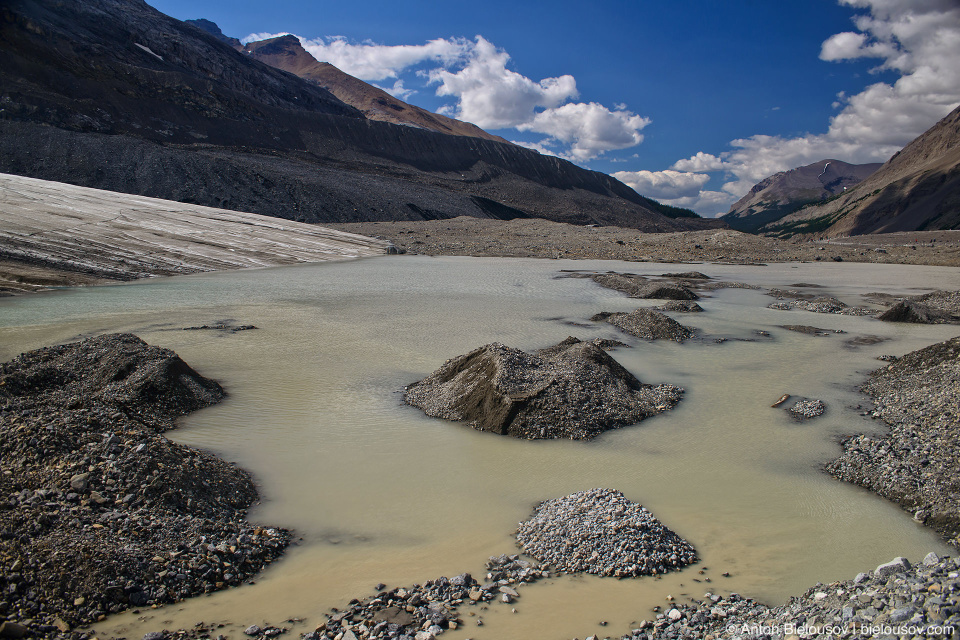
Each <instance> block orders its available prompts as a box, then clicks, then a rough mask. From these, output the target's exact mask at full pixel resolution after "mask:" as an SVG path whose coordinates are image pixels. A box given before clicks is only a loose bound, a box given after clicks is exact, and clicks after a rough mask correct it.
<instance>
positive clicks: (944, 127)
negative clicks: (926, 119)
mask: <svg viewBox="0 0 960 640" xmlns="http://www.w3.org/2000/svg"><path fill="white" fill-rule="evenodd" d="M935 229H960V107H957V108H956V109H954V110H953V111H952V112H950V114H948V115H947V116H946V117H945V118H944V119H943V120H941V121H940V122H938V123H937V124H935V125H933V127H931V128H930V129H928V130H927V131H926V132H925V133H923V134H921V135H920V137H918V138H917V139H916V140H914V141H913V142H911V143H910V144H908V145H907V146H906V147H904V148H903V149H902V150H901V151H899V152H898V153H896V154H895V155H894V156H893V157H892V158H890V160H888V161H887V162H886V164H884V165H883V166H882V167H880V169H878V170H877V171H876V173H874V174H873V175H871V176H870V177H869V178H867V179H866V180H864V181H863V182H861V183H860V184H858V185H857V186H856V187H853V188H851V189H848V190H847V191H846V192H845V193H843V194H842V195H841V196H840V197H838V198H836V199H834V200H831V201H828V202H825V203H823V204H820V205H816V206H811V207H806V208H804V209H801V210H799V211H797V212H796V213H794V214H791V215H789V216H787V217H785V218H783V219H781V220H779V221H778V222H776V223H774V224H771V225H767V227H765V228H764V231H768V232H770V233H775V234H778V235H792V234H797V233H817V234H822V235H825V236H828V237H835V236H853V235H862V234H865V233H890V232H894V231H924V230H927V231H930V230H935Z"/></svg>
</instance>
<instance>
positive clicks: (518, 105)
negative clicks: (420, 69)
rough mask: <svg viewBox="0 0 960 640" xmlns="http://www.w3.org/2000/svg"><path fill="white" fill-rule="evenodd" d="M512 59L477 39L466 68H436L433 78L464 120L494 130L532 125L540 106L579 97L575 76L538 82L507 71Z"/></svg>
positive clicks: (431, 77) (550, 105) (505, 53)
mask: <svg viewBox="0 0 960 640" xmlns="http://www.w3.org/2000/svg"><path fill="white" fill-rule="evenodd" d="M509 60H510V56H509V55H508V54H507V52H506V51H502V50H498V49H497V48H496V47H495V46H494V45H493V44H492V43H491V42H489V41H487V40H486V39H484V38H483V37H481V36H477V39H476V42H475V43H474V45H473V47H472V49H471V51H470V54H469V57H468V62H467V64H466V65H464V66H463V68H461V69H458V70H455V71H451V70H448V69H446V68H438V69H433V70H431V71H430V72H429V78H430V81H431V82H433V83H436V84H438V85H439V86H438V87H437V95H439V96H454V97H456V98H457V100H458V105H457V109H456V113H457V115H458V117H459V118H460V119H462V120H466V121H467V122H472V123H474V124H475V125H477V126H479V127H484V128H490V129H506V128H515V127H517V126H519V125H522V124H525V123H527V122H529V121H530V120H531V119H532V118H533V116H534V113H535V110H536V109H537V108H538V107H546V108H551V107H558V106H560V105H561V104H563V103H564V102H565V101H567V100H569V99H571V98H575V97H576V96H577V83H576V80H574V78H573V76H569V75H564V76H560V77H557V78H544V79H543V80H540V81H539V82H534V81H533V80H531V79H530V78H527V77H526V76H523V75H521V74H519V73H517V72H515V71H511V70H510V69H507V62H508V61H509Z"/></svg>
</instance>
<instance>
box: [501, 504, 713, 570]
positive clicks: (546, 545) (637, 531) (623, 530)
mask: <svg viewBox="0 0 960 640" xmlns="http://www.w3.org/2000/svg"><path fill="white" fill-rule="evenodd" d="M517 543H518V544H519V545H520V548H521V549H523V551H524V552H525V553H527V554H529V555H531V556H533V557H534V558H536V559H537V560H540V561H541V562H542V563H543V564H544V566H549V567H553V568H555V569H557V570H559V571H561V572H565V573H579V572H586V573H593V574H596V575H600V576H614V577H617V578H625V577H632V576H641V575H656V574H662V573H666V572H668V571H673V570H675V569H679V568H681V567H684V566H686V565H688V564H692V563H694V562H697V552H696V551H695V550H694V548H693V546H692V545H691V544H690V543H689V542H687V541H686V540H684V539H683V538H681V537H680V536H678V535H677V534H676V533H674V532H673V531H671V530H670V529H668V528H667V527H665V526H664V525H663V523H661V522H660V521H659V520H657V518H655V517H654V516H653V514H651V513H650V512H649V511H647V510H646V509H645V508H643V507H642V506H641V505H639V504H637V503H635V502H631V501H629V500H627V499H626V498H625V497H624V495H623V494H622V493H621V492H619V491H613V490H610V489H591V490H589V491H581V492H579V493H574V494H572V495H569V496H564V497H563V498H557V499H556V500H547V501H546V502H541V503H540V504H539V505H537V508H536V511H535V512H534V514H533V517H531V518H530V519H529V520H525V521H523V522H521V523H520V525H519V527H518V529H517Z"/></svg>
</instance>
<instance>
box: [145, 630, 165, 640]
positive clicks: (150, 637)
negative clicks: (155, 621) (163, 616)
mask: <svg viewBox="0 0 960 640" xmlns="http://www.w3.org/2000/svg"><path fill="white" fill-rule="evenodd" d="M163 637H164V636H163V631H150V632H149V633H145V634H143V640H163Z"/></svg>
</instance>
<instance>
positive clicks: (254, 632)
mask: <svg viewBox="0 0 960 640" xmlns="http://www.w3.org/2000/svg"><path fill="white" fill-rule="evenodd" d="M243 632H244V633H245V634H247V635H248V636H258V635H260V632H261V629H260V627H259V626H257V625H255V624H252V625H250V626H249V627H247V628H246V629H244V630H243Z"/></svg>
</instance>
